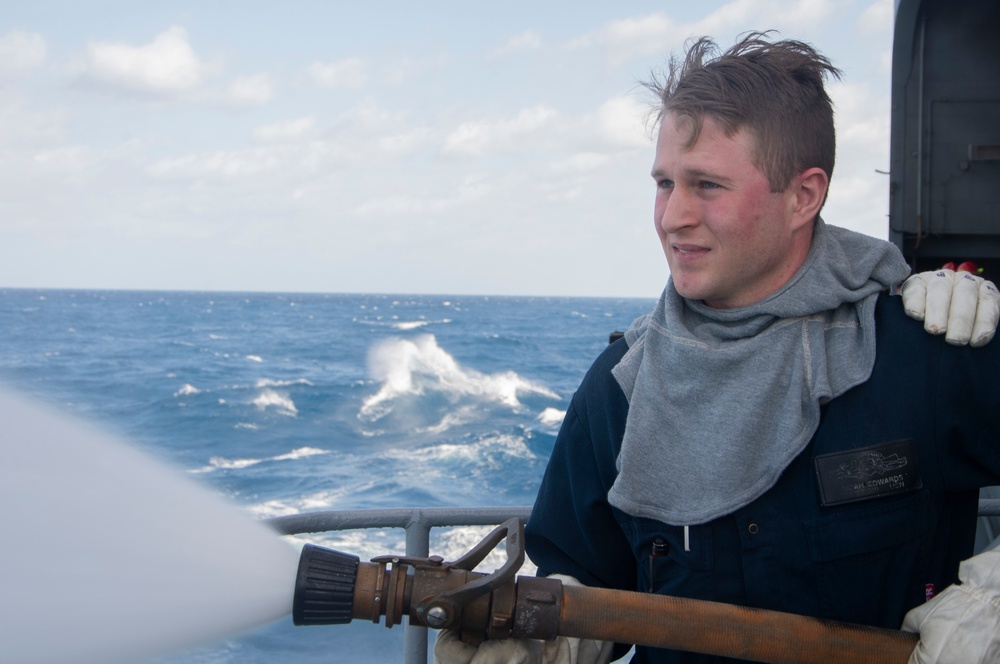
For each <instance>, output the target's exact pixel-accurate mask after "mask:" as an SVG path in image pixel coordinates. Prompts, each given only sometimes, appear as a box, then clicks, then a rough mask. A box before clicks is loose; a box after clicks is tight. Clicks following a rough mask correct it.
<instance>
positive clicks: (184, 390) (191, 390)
mask: <svg viewBox="0 0 1000 664" xmlns="http://www.w3.org/2000/svg"><path fill="white" fill-rule="evenodd" d="M191 394H201V390H199V389H198V388H197V387H195V386H194V385H192V384H190V383H184V385H182V386H181V388H180V389H179V390H177V391H176V392H174V396H175V397H186V396H188V395H191Z"/></svg>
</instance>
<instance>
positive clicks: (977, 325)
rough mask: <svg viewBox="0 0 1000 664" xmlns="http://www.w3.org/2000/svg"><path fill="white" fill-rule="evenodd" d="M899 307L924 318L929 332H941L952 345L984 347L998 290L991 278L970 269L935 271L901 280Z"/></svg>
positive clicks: (996, 312)
mask: <svg viewBox="0 0 1000 664" xmlns="http://www.w3.org/2000/svg"><path fill="white" fill-rule="evenodd" d="M902 294H903V308H904V309H905V310H906V314H907V315H908V316H909V317H910V318H916V319H917V320H922V321H924V329H925V330H927V331H928V332H930V333H931V334H945V341H947V342H948V343H950V344H954V345H956V346H964V345H965V344H969V343H971V345H972V346H973V347H974V348H978V347H980V346H985V345H986V344H988V343H989V342H990V339H992V338H993V334H994V333H995V332H996V329H997V322H998V320H1000V293H998V292H997V287H996V285H994V283H993V282H992V281H986V280H985V279H983V278H982V277H977V276H976V275H974V274H972V273H971V272H953V271H952V270H936V271H934V272H921V273H920V274H914V275H912V276H911V277H910V278H909V279H907V280H906V281H905V282H903V291H902Z"/></svg>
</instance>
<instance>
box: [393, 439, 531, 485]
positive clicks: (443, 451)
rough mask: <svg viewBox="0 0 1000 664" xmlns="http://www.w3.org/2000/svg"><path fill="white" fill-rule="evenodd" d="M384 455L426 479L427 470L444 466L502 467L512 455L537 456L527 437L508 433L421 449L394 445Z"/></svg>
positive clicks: (485, 468) (486, 469)
mask: <svg viewBox="0 0 1000 664" xmlns="http://www.w3.org/2000/svg"><path fill="white" fill-rule="evenodd" d="M380 456H381V458H383V459H394V460H396V461H404V462H406V463H408V464H410V465H411V467H417V468H419V469H420V473H419V474H420V475H421V476H423V477H424V479H425V480H426V477H427V473H433V472H436V469H444V470H445V471H446V472H451V471H452V470H453V469H454V468H455V465H456V464H459V465H462V466H464V467H466V468H468V467H470V466H471V467H474V468H476V469H477V471H483V470H485V471H499V470H502V469H504V468H505V467H507V464H509V463H510V461H511V460H512V459H535V458H536V455H535V453H534V452H532V451H531V450H530V449H529V448H528V446H527V444H526V443H525V441H524V439H523V438H521V437H519V436H512V435H506V434H498V435H490V436H486V437H484V438H482V439H480V440H477V441H475V442H471V443H442V444H439V445H429V446H427V447H422V448H419V449H399V448H396V449H392V450H388V451H386V452H384V453H382V455H380Z"/></svg>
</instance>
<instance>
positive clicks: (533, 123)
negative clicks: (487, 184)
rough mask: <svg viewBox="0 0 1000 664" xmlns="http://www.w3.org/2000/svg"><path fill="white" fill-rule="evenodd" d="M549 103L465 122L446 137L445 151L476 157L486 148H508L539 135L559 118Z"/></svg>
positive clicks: (503, 149)
mask: <svg viewBox="0 0 1000 664" xmlns="http://www.w3.org/2000/svg"><path fill="white" fill-rule="evenodd" d="M558 115H559V114H558V113H557V112H556V111H555V109H553V108H550V107H548V106H543V105H540V106H535V107H532V108H526V109H524V110H523V111H521V112H520V113H518V114H517V116H516V117H513V118H510V119H502V120H474V121H470V122H465V123H463V124H462V125H460V126H459V127H458V128H457V129H455V130H454V131H452V132H451V133H450V134H448V136H447V137H446V138H445V142H444V152H445V154H455V155H466V156H476V155H481V154H483V153H485V152H487V151H491V150H500V151H505V150H507V149H509V148H510V147H512V144H513V143H515V142H516V141H517V140H518V139H522V138H525V137H531V136H534V135H537V134H538V133H539V132H540V131H541V130H542V129H544V128H546V127H549V126H551V125H552V123H553V122H554V121H555V120H556V119H557V118H558Z"/></svg>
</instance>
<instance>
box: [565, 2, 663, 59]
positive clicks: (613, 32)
mask: <svg viewBox="0 0 1000 664" xmlns="http://www.w3.org/2000/svg"><path fill="white" fill-rule="evenodd" d="M677 34H678V30H677V25H676V23H675V22H674V21H673V19H671V18H670V17H669V16H667V15H666V14H664V13H662V12H657V13H655V14H648V15H646V16H637V17H634V18H626V19H622V20H618V21H611V22H610V23H607V24H606V25H604V26H603V27H602V28H601V29H600V30H597V31H595V32H592V33H590V34H587V35H584V36H583V37H580V38H579V39H576V40H574V41H573V42H571V43H570V44H569V47H570V48H574V49H576V48H594V47H600V48H603V49H605V50H607V51H610V52H611V53H612V54H613V55H612V58H613V59H614V60H615V61H617V62H621V61H624V60H626V59H628V58H630V57H632V56H635V55H650V54H657V53H662V52H663V51H664V48H665V46H668V45H669V44H671V38H672V37H676V35H677Z"/></svg>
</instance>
